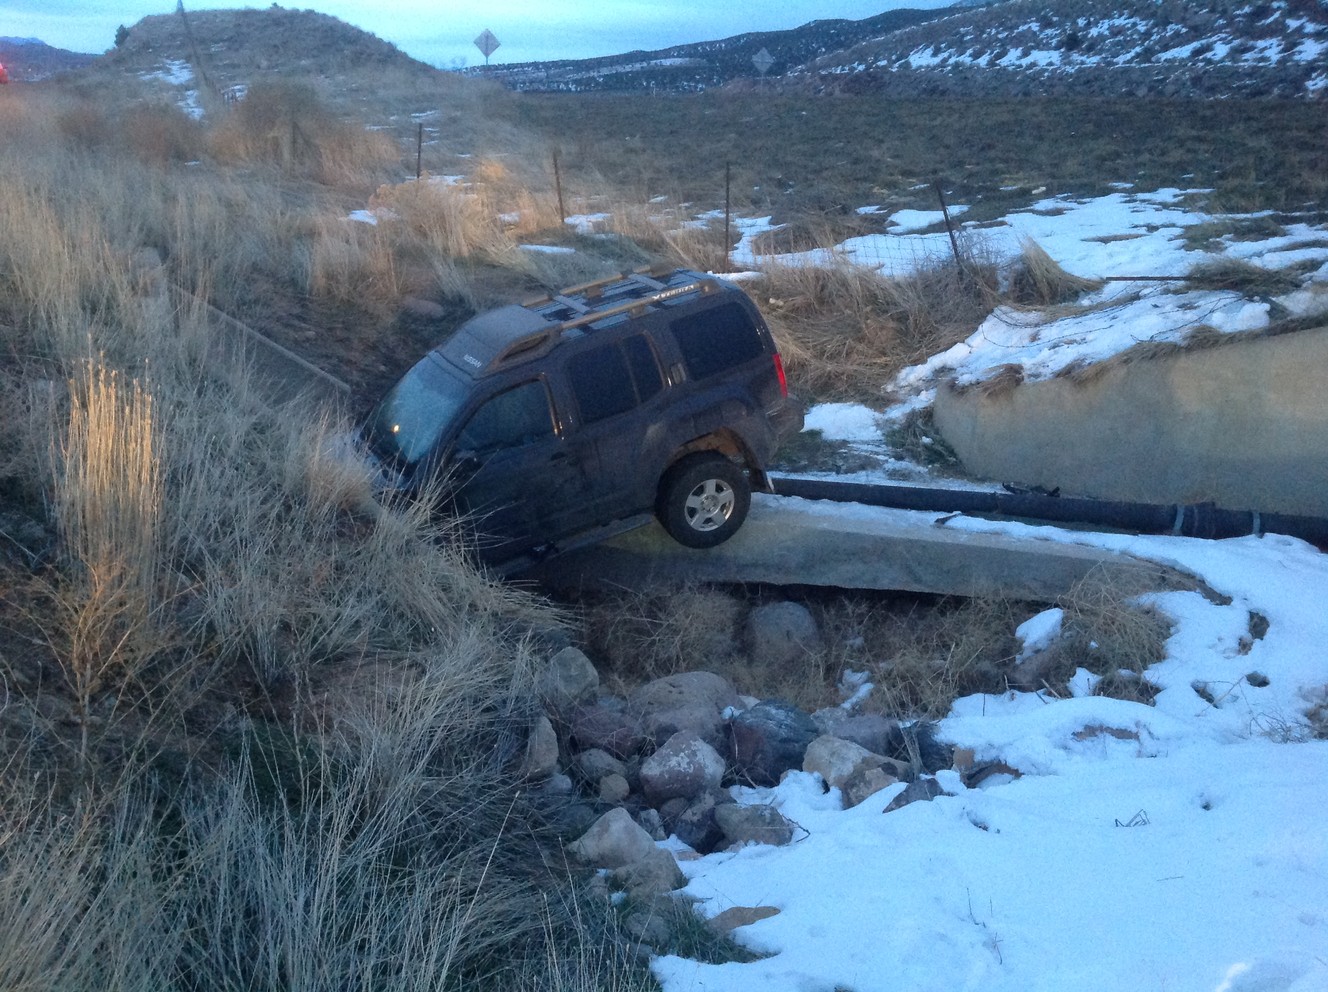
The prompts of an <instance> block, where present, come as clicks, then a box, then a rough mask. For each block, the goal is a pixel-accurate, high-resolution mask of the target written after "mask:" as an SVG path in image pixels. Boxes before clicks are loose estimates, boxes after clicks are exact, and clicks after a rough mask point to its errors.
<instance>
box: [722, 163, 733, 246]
mask: <svg viewBox="0 0 1328 992" xmlns="http://www.w3.org/2000/svg"><path fill="white" fill-rule="evenodd" d="M732 190H733V163H732V162H725V163H724V267H723V269H721V271H723V272H728V271H730V266H729V251H730V249H731V248H732V247H733V237H732V233H731V232H732V223H733V211H732V203H733V198H732V195H731V193H732Z"/></svg>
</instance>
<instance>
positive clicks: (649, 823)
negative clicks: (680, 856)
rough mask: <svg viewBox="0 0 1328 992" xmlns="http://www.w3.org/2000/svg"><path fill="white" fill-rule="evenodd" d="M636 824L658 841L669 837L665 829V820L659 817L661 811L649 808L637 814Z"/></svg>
mask: <svg viewBox="0 0 1328 992" xmlns="http://www.w3.org/2000/svg"><path fill="white" fill-rule="evenodd" d="M636 822H637V823H639V824H641V829H642V830H644V831H645V832H646V833H648V834H649V835H650V836H651V837H653V838H654V839H655V840H657V841H659V840H664V839H665V838H667V837H668V835H669V834H668V831H667V830H665V829H664V819H663V817H661V816H660V815H659V810H656V809H651V808H650V807H649V806H647V807H646V808H645V809H643V810H641V811H640V812H639V813H637V814H636Z"/></svg>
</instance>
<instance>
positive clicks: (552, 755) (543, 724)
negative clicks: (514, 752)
mask: <svg viewBox="0 0 1328 992" xmlns="http://www.w3.org/2000/svg"><path fill="white" fill-rule="evenodd" d="M557 770H558V735H557V733H555V732H554V729H553V724H552V723H550V722H549V718H548V717H547V716H545V715H544V714H543V713H541V714H540V715H539V718H538V719H536V721H535V725H534V726H533V727H531V728H530V737H528V738H527V739H526V757H525V761H524V762H523V763H522V766H521V775H522V778H524V779H526V781H529V782H538V781H540V780H542V779H546V778H548V777H549V776H550V775H552V774H553V773H554V772H556V771H557Z"/></svg>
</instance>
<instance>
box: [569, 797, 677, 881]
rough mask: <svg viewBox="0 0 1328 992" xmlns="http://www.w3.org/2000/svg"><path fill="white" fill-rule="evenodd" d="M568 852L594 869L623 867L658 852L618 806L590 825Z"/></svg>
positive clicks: (651, 841)
mask: <svg viewBox="0 0 1328 992" xmlns="http://www.w3.org/2000/svg"><path fill="white" fill-rule="evenodd" d="M568 850H569V851H571V852H572V854H574V855H575V856H576V857H578V858H580V859H581V860H582V861H583V862H585V863H586V864H588V865H590V866H591V867H592V868H622V867H624V866H626V865H630V864H634V863H636V862H637V861H640V860H641V859H642V858H644V857H646V856H647V854H648V853H649V852H650V851H653V850H657V848H656V847H655V842H654V840H652V839H651V837H650V835H649V834H648V833H646V832H645V831H644V830H642V829H641V826H640V824H638V823H637V822H636V821H635V820H633V819H632V814H630V813H628V812H627V810H625V809H622V808H621V807H619V808H618V809H611V810H609V811H608V812H607V813H605V814H604V815H603V816H601V817H600V818H599V819H598V820H596V821H595V822H594V823H592V824H591V825H590V829H589V830H587V831H586V832H585V833H584V834H582V835H581V838H580V839H579V840H576V841H573V842H572V843H571V844H569V845H568Z"/></svg>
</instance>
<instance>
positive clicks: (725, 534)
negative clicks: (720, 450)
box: [655, 452, 752, 548]
mask: <svg viewBox="0 0 1328 992" xmlns="http://www.w3.org/2000/svg"><path fill="white" fill-rule="evenodd" d="M751 505H752V487H751V484H750V483H749V482H748V481H747V475H746V473H744V472H743V470H742V469H741V468H739V467H738V466H737V465H735V464H734V463H733V462H731V461H729V460H728V459H727V458H725V457H724V456H723V455H719V454H715V453H713V452H702V453H700V454H695V455H688V456H687V457H686V458H683V459H680V460H679V461H678V462H677V463H676V464H675V465H673V467H671V468H670V469H669V470H668V471H667V472H665V473H664V478H663V479H661V480H660V483H659V495H658V497H657V499H656V501H655V515H656V516H657V517H658V518H659V522H660V523H661V524H663V525H664V529H665V530H666V531H668V532H669V536H670V537H672V538H673V539H674V540H675V541H677V542H678V543H679V544H684V545H686V546H687V547H689V548H713V547H714V546H715V545H717V544H722V543H723V542H724V541H727V540H728V539H729V538H730V537H732V536H733V534H734V533H735V532H736V531H737V529H738V528H739V527H741V526H742V522H743V521H744V520H745V519H747V510H748V509H749V508H750V507H751Z"/></svg>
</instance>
